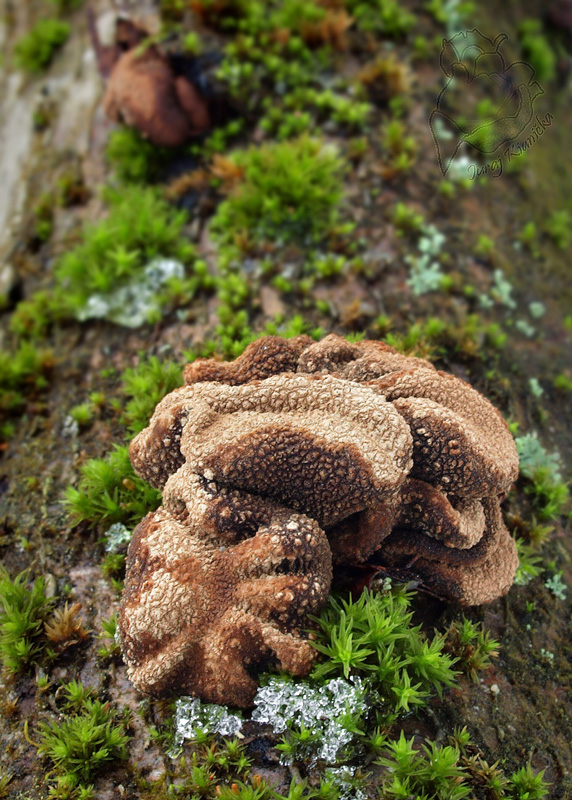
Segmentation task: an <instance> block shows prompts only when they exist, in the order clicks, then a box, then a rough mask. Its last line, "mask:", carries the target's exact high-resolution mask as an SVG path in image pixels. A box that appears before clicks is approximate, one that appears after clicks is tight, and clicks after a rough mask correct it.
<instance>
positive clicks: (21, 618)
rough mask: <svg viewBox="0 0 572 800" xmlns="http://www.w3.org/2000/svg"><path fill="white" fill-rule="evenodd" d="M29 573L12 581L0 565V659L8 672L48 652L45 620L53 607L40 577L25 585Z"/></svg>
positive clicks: (14, 671) (40, 659) (24, 573)
mask: <svg viewBox="0 0 572 800" xmlns="http://www.w3.org/2000/svg"><path fill="white" fill-rule="evenodd" d="M28 577H29V576H28V573H27V572H21V573H20V574H19V575H17V576H16V577H15V578H14V580H12V579H11V578H10V576H9V574H8V572H7V571H6V570H5V569H4V568H3V567H0V659H1V661H2V666H3V668H4V670H5V671H6V672H8V673H12V674H14V673H17V672H21V671H22V670H23V669H25V668H26V667H29V666H31V665H34V664H38V663H40V662H41V661H43V660H44V659H45V657H46V656H47V655H49V650H48V649H47V647H46V645H47V642H46V638H45V636H44V622H45V621H46V619H47V617H48V615H49V613H50V611H51V610H52V606H53V601H52V600H48V598H47V597H46V593H45V584H44V579H43V578H41V577H40V578H36V580H35V581H33V583H32V584H31V585H30V586H29V585H28V583H29V582H28Z"/></svg>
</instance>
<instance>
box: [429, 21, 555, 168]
mask: <svg viewBox="0 0 572 800" xmlns="http://www.w3.org/2000/svg"><path fill="white" fill-rule="evenodd" d="M506 39H507V36H506V34H499V36H497V38H496V39H495V40H494V41H493V40H492V39H489V38H488V37H486V36H483V34H482V33H480V32H479V31H478V30H476V29H473V30H470V31H462V32H461V33H457V34H455V36H453V37H451V38H450V39H444V40H443V47H442V50H441V57H440V63H441V69H442V70H443V72H444V74H445V75H446V77H447V83H446V84H445V86H444V88H443V89H442V90H441V92H440V93H439V96H438V97H437V102H436V106H435V109H434V110H433V111H432V112H431V114H430V116H429V126H430V128H431V133H432V134H433V139H434V141H435V147H436V148H437V155H438V158H439V165H440V167H441V171H442V173H443V175H446V174H447V171H448V169H449V167H450V165H451V162H452V161H453V159H454V158H455V156H456V154H457V152H458V151H459V148H460V147H461V145H462V144H464V143H467V144H468V145H470V146H471V147H474V148H475V149H476V150H477V151H478V152H480V153H484V154H488V155H490V154H493V153H496V152H497V151H498V150H500V148H501V147H502V146H503V145H507V144H508V143H509V142H512V141H515V140H516V139H517V137H518V136H520V134H522V133H523V131H524V130H525V128H526V127H527V125H529V123H530V122H531V120H532V118H533V116H534V101H535V100H536V98H537V97H538V96H539V95H541V94H543V93H544V92H543V89H542V88H541V86H540V84H539V83H538V81H537V80H535V77H534V70H533V68H532V67H531V66H530V64H527V63H525V62H524V61H513V62H511V63H507V61H506V60H505V58H504V56H503V54H502V52H501V49H500V48H501V45H502V44H503V42H504V41H506Z"/></svg>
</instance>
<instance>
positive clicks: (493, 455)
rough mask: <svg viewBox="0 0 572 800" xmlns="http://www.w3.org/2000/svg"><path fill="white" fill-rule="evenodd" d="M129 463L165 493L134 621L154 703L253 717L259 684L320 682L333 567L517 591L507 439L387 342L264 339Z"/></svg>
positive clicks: (159, 413) (135, 562)
mask: <svg viewBox="0 0 572 800" xmlns="http://www.w3.org/2000/svg"><path fill="white" fill-rule="evenodd" d="M130 453H131V459H132V462H133V465H134V467H135V470H136V471H137V473H138V474H139V475H141V477H143V478H144V479H146V480H147V481H149V482H150V483H151V484H152V485H153V486H155V487H158V488H160V489H162V491H163V506H162V507H161V508H160V509H159V510H158V511H156V512H155V513H153V514H149V515H148V516H147V517H146V518H145V519H144V520H143V521H142V522H141V524H140V525H139V526H138V528H137V529H136V531H135V533H134V536H133V539H132V542H131V544H130V548H129V553H128V562H127V567H128V569H127V578H126V588H125V592H124V597H123V602H122V608H121V613H120V620H119V623H120V631H121V642H122V647H123V652H124V655H125V658H126V661H127V664H128V668H129V675H130V677H131V680H132V681H133V682H134V684H135V685H136V686H138V687H139V688H140V689H142V690H143V691H145V692H149V693H151V694H154V695H160V694H165V693H167V692H169V691H175V692H179V693H190V694H195V695H198V696H199V697H201V698H202V699H204V700H208V701H211V702H217V703H231V704H234V705H238V706H244V707H246V706H248V705H250V704H251V703H252V699H253V697H254V694H255V691H256V688H257V683H256V673H257V671H259V670H260V669H262V668H264V667H268V666H269V665H274V666H277V667H279V668H281V669H286V670H288V671H290V672H291V673H293V674H294V675H304V674H307V672H308V671H309V669H310V668H311V665H312V660H313V650H312V648H311V646H310V645H309V643H308V641H307V639H306V638H305V635H304V633H303V629H304V627H305V626H307V621H306V615H307V614H309V613H310V614H315V613H317V612H318V611H319V609H320V608H321V606H322V605H323V604H324V602H325V600H326V598H327V596H328V591H329V588H330V583H331V579H332V564H334V565H336V564H340V565H356V564H363V563H365V562H366V561H367V562H368V563H373V564H377V565H385V566H386V567H392V568H395V567H397V568H400V569H407V570H409V572H410V573H411V574H412V576H414V577H416V578H417V579H418V580H419V581H420V582H421V583H422V585H423V586H425V587H426V588H427V589H429V590H430V591H432V592H434V593H436V594H438V595H439V596H441V597H444V598H447V599H450V600H456V601H458V602H460V603H461V604H464V605H476V604H480V603H486V602H489V601H491V600H493V599H495V598H496V597H499V596H500V595H502V594H504V593H506V592H507V591H508V589H509V587H510V585H511V584H512V580H513V577H514V572H515V569H516V566H517V563H518V561H517V556H516V550H515V546H514V542H513V539H512V538H511V536H510V535H509V533H508V531H507V529H506V527H505V526H504V524H503V521H502V516H501V512H500V502H501V500H502V498H503V497H504V495H505V493H506V492H507V491H508V489H509V488H510V486H511V484H512V483H513V482H514V480H515V479H516V477H517V473H518V458H517V454H516V449H515V446H514V442H513V440H512V437H511V435H510V433H509V431H508V429H507V427H506V424H505V423H504V421H503V419H502V417H501V416H500V414H499V413H498V411H497V410H496V409H495V408H494V407H493V406H492V405H491V404H490V403H489V401H488V400H486V399H485V398H484V397H483V396H482V395H480V394H479V393H478V392H477V391H475V390H474V389H472V388H471V387H470V386H469V385H468V384H466V383H465V382H463V381H462V380H460V379H458V378H456V377H454V376H452V375H448V374H446V373H443V372H439V371H437V370H436V369H435V368H434V367H433V365H432V364H431V363H430V362H428V361H425V360H423V359H419V358H411V357H406V356H403V355H401V354H399V353H397V352H396V351H395V350H393V349H392V348H391V347H389V346H388V345H386V344H384V343H381V342H372V341H364V342H360V343H357V344H351V343H348V342H346V341H345V340H344V339H342V338H340V337H338V336H335V335H330V336H328V337H326V338H325V339H323V340H322V341H321V342H318V343H314V342H312V340H311V339H309V338H308V337H305V336H299V337H297V338H295V339H290V340H285V339H281V338H280V337H274V336H268V337H265V338H263V339H260V340H258V341H257V342H255V343H253V344H252V345H250V346H249V347H248V348H247V349H246V351H245V352H244V354H243V355H242V356H240V357H239V358H238V359H236V360H235V361H234V362H229V363H224V362H218V361H215V360H213V359H208V360H207V359H201V360H198V361H195V362H194V363H192V364H189V365H188V366H187V367H186V369H185V385H184V386H183V387H181V388H180V389H176V390H175V391H173V392H171V394H169V395H168V396H167V397H165V398H164V399H163V400H162V401H161V403H159V405H158V406H157V408H156V410H155V413H154V414H153V417H152V419H151V422H150V424H149V427H148V428H146V429H145V430H144V431H142V432H141V433H140V434H139V435H138V436H137V437H136V438H135V439H134V440H133V442H132V444H131V450H130Z"/></svg>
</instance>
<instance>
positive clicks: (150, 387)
mask: <svg viewBox="0 0 572 800" xmlns="http://www.w3.org/2000/svg"><path fill="white" fill-rule="evenodd" d="M121 382H122V393H123V394H124V395H126V396H127V397H128V398H129V400H128V401H127V404H126V406H125V411H124V413H123V416H122V422H124V423H125V425H126V426H127V431H128V433H129V435H130V436H134V435H135V434H136V433H139V431H141V430H143V428H144V427H145V426H146V425H147V424H148V422H149V419H150V417H151V414H152V413H153V411H154V410H155V406H156V405H157V403H159V401H160V400H162V399H163V397H164V396H165V395H166V394H168V393H169V392H172V391H173V389H176V388H177V387H178V386H181V385H182V383H183V374H182V368H181V365H180V364H175V363H173V362H162V361H160V360H159V359H158V358H157V356H151V358H149V359H144V360H142V361H140V363H139V364H138V365H137V366H136V367H133V368H129V369H127V370H125V372H124V373H123V375H122V376H121Z"/></svg>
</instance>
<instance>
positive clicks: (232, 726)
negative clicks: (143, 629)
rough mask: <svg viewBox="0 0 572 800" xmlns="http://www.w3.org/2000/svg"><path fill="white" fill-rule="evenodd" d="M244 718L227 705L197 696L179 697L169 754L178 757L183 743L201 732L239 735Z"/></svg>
mask: <svg viewBox="0 0 572 800" xmlns="http://www.w3.org/2000/svg"><path fill="white" fill-rule="evenodd" d="M241 728H242V719H241V718H240V717H239V716H238V715H237V714H230V713H229V711H228V709H227V708H226V706H217V705H215V704H214V703H202V702H201V701H200V700H199V699H198V698H196V697H179V699H178V700H177V702H176V705H175V736H174V741H173V747H172V749H171V752H170V753H169V755H170V756H171V758H176V757H177V755H178V754H179V751H180V749H181V745H182V744H183V742H184V741H186V740H188V739H196V738H197V736H198V735H199V734H213V735H214V734H219V735H220V736H231V737H232V736H238V735H239V734H240V729H241Z"/></svg>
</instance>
